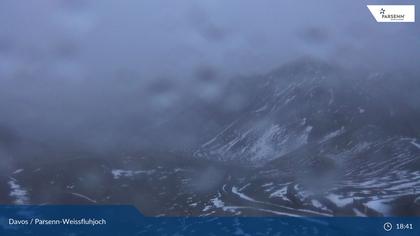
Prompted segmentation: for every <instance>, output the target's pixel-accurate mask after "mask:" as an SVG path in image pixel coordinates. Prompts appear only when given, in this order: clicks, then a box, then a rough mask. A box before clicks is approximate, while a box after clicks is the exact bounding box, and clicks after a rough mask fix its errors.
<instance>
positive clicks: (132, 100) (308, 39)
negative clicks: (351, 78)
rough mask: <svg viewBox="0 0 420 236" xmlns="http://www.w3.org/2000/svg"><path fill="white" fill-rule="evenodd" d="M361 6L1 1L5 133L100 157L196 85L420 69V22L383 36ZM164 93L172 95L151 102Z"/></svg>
mask: <svg viewBox="0 0 420 236" xmlns="http://www.w3.org/2000/svg"><path fill="white" fill-rule="evenodd" d="M383 2H386V3H389V4H393V3H405V4H410V3H411V4H416V3H419V1H413V0H407V1H397V0H395V1H381V3H383ZM368 3H371V4H373V3H379V1H366V0H351V1H337V0H318V1H314V0H310V1H309V0H308V1H297V0H265V1H256V0H255V1H251V0H249V1H247V0H230V1H225V0H200V1H194V0H183V1H174V0H132V1H128V0H127V1H115V0H114V1H111V0H101V1H84V0H75V1H64V0H63V1H52V0H48V1H47V0H32V1H16V0H2V1H0V113H1V117H0V125H2V126H7V127H11V128H12V129H13V130H18V131H19V132H20V133H21V134H22V135H23V136H27V137H30V138H34V139H43V140H57V138H63V139H65V138H69V137H70V138H74V139H81V140H84V139H85V140H86V142H88V143H90V142H93V143H95V142H98V143H100V144H99V145H103V143H104V142H105V143H107V142H111V143H112V141H113V140H112V139H113V137H117V136H118V132H119V131H115V130H114V129H111V128H110V127H113V125H115V126H118V127H120V126H119V125H121V123H124V122H134V121H133V120H135V119H136V118H138V119H141V118H144V117H145V116H146V115H145V114H144V113H147V112H150V111H154V110H156V109H157V110H159V108H160V107H163V108H162V109H163V111H165V112H167V111H168V110H165V109H170V107H172V106H173V105H174V104H177V103H178V102H179V101H182V97H183V96H184V95H185V94H187V95H188V96H190V95H192V96H194V95H197V96H203V94H206V93H205V92H203V90H202V89H196V88H198V87H194V86H195V85H196V81H195V79H196V77H197V75H203V74H204V76H205V75H206V74H209V73H210V74H211V73H214V74H216V76H217V77H220V78H223V80H220V81H221V82H220V84H221V86H222V85H223V83H224V82H223V81H225V80H226V79H227V78H232V77H234V76H235V75H238V74H242V75H248V74H255V73H266V72H268V71H270V70H272V69H274V68H276V67H278V66H280V65H282V64H283V63H285V62H288V61H291V60H294V59H296V58H301V57H305V56H311V57H314V58H320V59H322V60H324V61H327V62H331V63H339V64H341V65H342V66H344V67H349V68H359V67H363V68H364V69H368V70H370V71H372V72H376V71H384V70H415V69H416V68H417V69H418V68H420V66H419V64H420V25H419V21H417V22H416V23H406V24H398V23H397V24H379V23H377V22H375V20H374V18H373V17H372V16H371V15H370V12H369V11H368V9H367V7H366V4H368ZM162 81H163V82H162ZM167 84H170V87H173V88H176V89H172V90H171V92H168V93H166V94H165V96H149V94H148V91H149V90H151V89H155V90H161V89H165V88H164V87H165V86H168V85H167ZM203 89H209V86H205V88H203ZM191 91H193V92H191ZM209 91H210V90H209ZM212 91H213V90H211V91H210V92H209V94H210V96H211V95H212V94H213V95H214V94H217V92H216V93H212ZM215 91H217V86H216V88H215ZM195 93H197V94H195ZM110 111H111V112H110ZM74 114H78V115H77V116H74ZM109 114H112V115H109ZM155 119H159V118H158V116H157V117H156V116H155ZM92 127H95V128H92ZM76 128H77V130H79V132H82V134H81V133H75V132H74V130H75V129H76ZM91 129H92V130H91ZM108 129H110V130H111V131H110V130H108ZM80 130H81V131H80ZM86 130H89V132H88V131H86ZM98 130H100V131H98ZM104 130H108V131H107V132H105V133H104ZM118 130H120V129H118ZM83 131H86V134H85V136H83ZM101 132H102V133H101ZM92 133H93V134H92ZM72 136H74V137H72ZM77 136H79V137H77ZM99 136H100V137H99ZM64 137H65V138H64ZM104 140H105V141H104ZM107 140H108V141H107Z"/></svg>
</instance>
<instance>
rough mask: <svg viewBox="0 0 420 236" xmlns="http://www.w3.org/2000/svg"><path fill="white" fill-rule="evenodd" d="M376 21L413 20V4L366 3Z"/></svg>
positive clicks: (414, 11) (414, 12)
mask: <svg viewBox="0 0 420 236" xmlns="http://www.w3.org/2000/svg"><path fill="white" fill-rule="evenodd" d="M367 7H368V8H369V11H370V12H371V13H372V15H373V17H375V19H376V21H377V22H415V18H416V17H415V14H416V10H415V6H414V5H367Z"/></svg>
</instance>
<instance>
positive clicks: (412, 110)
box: [194, 59, 420, 165]
mask: <svg viewBox="0 0 420 236" xmlns="http://www.w3.org/2000/svg"><path fill="white" fill-rule="evenodd" d="M399 77H401V76H399ZM399 77H394V76H393V75H385V74H379V73H378V74H367V73H362V72H354V71H348V70H344V69H340V68H338V67H334V66H331V65H327V64H324V63H322V62H318V61H316V60H311V59H305V60H299V61H296V62H294V63H290V64H288V65H285V66H283V67H281V68H279V69H278V70H275V71H273V72H271V73H269V74H267V75H265V76H260V77H257V78H253V79H252V81H253V83H252V85H251V86H253V87H254V88H255V89H254V90H253V91H252V92H253V95H252V96H253V97H254V98H255V100H254V101H253V102H252V104H251V105H250V106H249V109H248V110H247V111H246V112H244V113H243V114H242V115H241V116H239V117H238V118H237V119H236V120H235V121H233V122H232V123H231V124H230V125H228V126H226V127H225V129H223V130H222V131H221V132H220V133H219V134H217V135H216V136H215V137H214V138H212V139H211V140H209V141H208V142H206V143H204V144H203V145H202V146H201V147H200V148H199V149H198V150H197V151H196V152H195V154H194V155H195V156H196V157H198V158H209V159H217V160H224V161H235V162H248V163H249V162H251V163H252V164H255V165H263V164H265V163H267V162H269V161H271V160H274V159H277V158H281V156H283V155H286V154H289V153H292V152H294V151H297V150H299V149H302V148H305V147H306V146H313V145H322V144H323V143H325V142H327V141H329V140H332V139H335V138H338V137H343V136H344V137H348V138H347V139H345V138H344V140H343V142H344V143H340V144H337V145H338V146H337V147H335V148H337V149H342V150H344V149H346V148H347V147H346V145H350V144H348V143H349V142H351V143H352V145H353V146H357V145H359V146H360V145H366V142H367V141H366V140H364V136H365V134H360V133H363V132H369V133H372V132H373V133H374V134H370V135H371V136H372V135H377V136H379V137H381V138H398V137H400V138H412V139H414V140H416V139H417V138H419V134H420V124H419V122H417V121H418V120H420V104H419V103H418V102H415V101H413V100H415V99H417V101H420V95H419V93H418V92H417V91H416V90H414V88H420V79H417V80H416V78H410V77H407V78H399ZM239 82H240V81H239ZM248 83H249V82H248ZM248 92H249V91H248ZM410 93H411V95H410ZM408 96H411V98H408ZM416 103H417V104H416ZM363 130H366V131H363ZM367 130H369V131H367ZM355 132H356V133H359V136H358V137H356V136H354V134H355ZM366 135H368V134H366ZM341 139H343V138H341ZM346 142H347V143H346Z"/></svg>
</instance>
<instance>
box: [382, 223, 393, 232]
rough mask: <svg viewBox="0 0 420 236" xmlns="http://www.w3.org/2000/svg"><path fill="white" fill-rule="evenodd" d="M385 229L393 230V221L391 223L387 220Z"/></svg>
mask: <svg viewBox="0 0 420 236" xmlns="http://www.w3.org/2000/svg"><path fill="white" fill-rule="evenodd" d="M384 230H385V231H391V230H392V224H391V223H389V222H386V223H385V224H384Z"/></svg>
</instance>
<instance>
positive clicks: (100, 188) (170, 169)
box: [0, 60, 420, 216]
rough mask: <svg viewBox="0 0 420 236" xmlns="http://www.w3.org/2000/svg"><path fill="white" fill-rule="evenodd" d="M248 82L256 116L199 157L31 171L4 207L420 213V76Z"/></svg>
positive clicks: (230, 128) (307, 64) (312, 64)
mask: <svg viewBox="0 0 420 236" xmlns="http://www.w3.org/2000/svg"><path fill="white" fill-rule="evenodd" d="M244 80H247V82H246V84H248V85H249V88H248V87H247V88H246V89H245V91H246V94H252V97H253V99H251V100H250V102H249V104H248V107H247V109H244V112H242V113H241V114H239V115H238V116H237V117H236V119H233V122H231V123H230V124H227V125H226V126H225V127H222V128H221V129H220V131H219V132H218V134H217V135H215V136H214V137H212V138H210V139H209V140H208V141H207V142H205V143H203V144H202V145H201V146H200V147H198V148H197V150H195V151H194V153H182V156H181V157H178V156H177V155H176V154H175V153H173V152H169V151H168V152H164V151H163V152H162V153H147V154H145V155H140V156H139V157H123V158H114V159H112V158H111V159H101V158H76V159H71V160H64V161H62V162H56V163H48V164H41V163H40V164H39V165H37V164H33V163H32V164H31V165H29V166H24V165H22V166H19V168H18V167H16V169H15V170H12V171H11V172H10V176H7V175H6V176H0V177H1V178H2V181H3V182H4V183H8V184H6V185H1V184H0V193H1V196H5V197H4V198H2V201H3V202H6V203H7V202H10V203H29V202H30V203H34V204H36V203H38V204H48V203H51V204H52V203H86V204H111V203H112V204H120V203H124V204H134V205H136V206H138V207H139V208H140V209H141V210H142V212H143V213H145V214H148V215H158V216H162V215H279V216H302V215H310V216H334V215H353V216H379V215H417V216H418V215H420V200H419V199H420V194H419V191H420V148H419V147H420V136H419V134H420V123H419V122H418V121H419V120H420V104H419V101H420V93H418V91H420V80H419V79H418V78H416V77H413V76H411V77H410V75H404V76H401V75H398V74H397V75H391V74H388V75H384V74H369V73H367V74H364V73H362V72H361V73H354V72H349V71H345V70H342V69H339V68H336V67H334V66H330V65H326V64H323V63H320V62H317V61H314V60H303V61H298V62H295V63H291V64H288V65H285V66H283V67H281V68H280V69H278V70H276V71H273V72H271V73H269V74H267V75H265V76H258V77H252V78H244ZM232 86H233V88H236V87H235V84H233V85H232ZM401 91H404V93H401ZM240 92H241V91H239V93H240ZM249 96H251V95H249ZM226 123H228V122H226ZM204 128H206V127H203V129H204ZM189 155H191V156H189ZM43 189H48V190H49V191H48V194H45V192H44V191H42V190H43Z"/></svg>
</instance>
